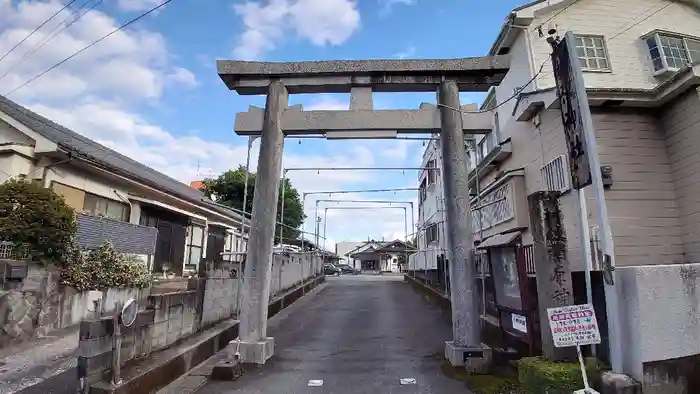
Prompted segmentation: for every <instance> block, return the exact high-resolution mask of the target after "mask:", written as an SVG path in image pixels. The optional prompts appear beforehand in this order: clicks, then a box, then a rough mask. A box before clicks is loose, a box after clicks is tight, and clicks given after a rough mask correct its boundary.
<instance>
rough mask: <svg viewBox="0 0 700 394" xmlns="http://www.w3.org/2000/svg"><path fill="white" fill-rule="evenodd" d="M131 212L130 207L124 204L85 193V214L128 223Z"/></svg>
mask: <svg viewBox="0 0 700 394" xmlns="http://www.w3.org/2000/svg"><path fill="white" fill-rule="evenodd" d="M129 211H130V210H129V205H128V204H126V203H124V202H121V201H116V200H112V199H109V198H104V197H100V196H97V195H94V194H90V193H85V203H84V204H83V212H84V213H87V214H89V215H92V216H104V217H108V218H111V219H115V220H121V221H123V222H128V221H129Z"/></svg>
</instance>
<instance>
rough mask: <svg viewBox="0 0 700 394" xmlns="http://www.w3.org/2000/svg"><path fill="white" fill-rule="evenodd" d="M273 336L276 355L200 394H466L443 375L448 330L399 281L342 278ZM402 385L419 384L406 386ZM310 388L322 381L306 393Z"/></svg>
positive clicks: (425, 303) (392, 278) (459, 384)
mask: <svg viewBox="0 0 700 394" xmlns="http://www.w3.org/2000/svg"><path fill="white" fill-rule="evenodd" d="M328 282H329V283H328V286H326V288H325V289H324V290H323V291H322V292H321V293H319V294H318V295H317V296H316V297H315V299H314V300H313V301H312V302H310V303H309V304H307V305H305V306H304V308H301V309H299V310H297V311H295V312H293V313H292V314H291V315H290V316H288V317H287V318H285V319H284V320H283V321H282V322H281V324H279V325H278V326H277V327H276V328H274V329H273V330H271V332H270V335H271V336H274V337H275V347H276V350H275V355H274V356H273V358H272V359H271V360H270V361H268V362H267V363H266V364H265V365H263V366H260V367H257V368H254V369H252V370H248V371H246V373H245V375H244V376H243V377H242V378H241V379H240V380H238V381H236V382H211V383H209V384H207V385H206V386H204V387H203V388H202V389H200V390H199V391H198V394H223V393H230V394H233V393H240V394H243V393H246V394H254V393H264V394H307V393H308V394H326V393H333V394H374V393H382V394H384V393H406V394H418V393H420V394H427V393H432V394H438V393H440V394H443V393H444V394H447V393H450V394H452V393H465V394H468V393H469V391H468V390H467V389H466V387H465V386H464V383H462V382H459V381H456V380H453V379H451V378H449V377H447V376H445V375H444V374H443V373H442V372H441V370H440V359H441V355H442V353H443V351H444V341H445V340H448V339H450V338H451V336H452V335H451V328H450V325H449V322H448V321H447V319H446V318H445V316H444V315H443V313H442V312H441V311H440V310H439V309H438V308H436V307H435V306H434V305H431V304H429V302H428V301H426V300H424V299H423V298H422V297H421V296H420V295H419V294H418V293H415V292H413V290H412V289H411V287H410V286H409V285H408V284H405V283H403V282H402V278H401V277H398V276H365V275H360V276H341V277H338V278H328ZM400 379H415V383H414V384H401V383H400ZM310 380H323V385H322V386H316V387H309V381H310Z"/></svg>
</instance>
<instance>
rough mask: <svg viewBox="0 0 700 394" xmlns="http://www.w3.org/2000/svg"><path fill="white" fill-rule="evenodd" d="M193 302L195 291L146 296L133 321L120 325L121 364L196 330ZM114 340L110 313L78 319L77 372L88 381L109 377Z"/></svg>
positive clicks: (112, 321)
mask: <svg viewBox="0 0 700 394" xmlns="http://www.w3.org/2000/svg"><path fill="white" fill-rule="evenodd" d="M196 303H197V292H196V291H186V292H177V293H163V294H154V295H150V296H148V299H147V301H146V303H145V305H143V306H145V309H144V310H141V311H140V312H139V313H138V316H137V318H136V322H135V323H134V324H133V325H132V326H131V327H125V326H124V325H122V326H121V333H122V344H121V348H120V353H121V363H122V365H124V364H127V363H129V362H130V361H132V360H135V359H141V358H144V357H146V356H148V355H149V354H151V353H152V352H154V351H157V350H161V349H164V348H167V347H168V346H170V345H172V344H173V343H175V342H177V341H178V340H180V339H182V338H186V337H188V336H190V335H192V334H193V333H195V332H196V331H197V330H198V325H197V324H196V322H197V320H198V317H197V316H196V315H197V311H198V308H196ZM113 340H114V319H113V318H112V317H111V316H107V317H102V318H99V319H94V320H84V321H82V322H81V323H80V338H79V344H78V374H79V377H81V378H85V379H86V381H87V383H88V384H92V383H94V382H96V381H99V380H101V379H109V378H110V376H111V375H110V374H111V367H112V343H113Z"/></svg>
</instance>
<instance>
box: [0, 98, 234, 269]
mask: <svg viewBox="0 0 700 394" xmlns="http://www.w3.org/2000/svg"><path fill="white" fill-rule="evenodd" d="M0 169H2V171H0V182H5V181H6V180H7V179H9V178H12V177H17V176H24V177H26V178H29V179H35V180H39V181H41V182H42V183H43V185H44V186H45V187H47V188H52V189H53V190H55V191H56V192H57V193H59V194H61V195H62V196H63V197H64V198H65V200H66V203H67V204H68V205H70V206H71V207H73V208H74V209H75V210H76V212H77V213H78V238H79V241H80V242H82V243H83V244H84V246H91V245H95V244H98V243H101V242H103V241H105V240H111V241H112V242H113V243H114V244H115V247H116V248H117V249H118V251H120V252H126V253H137V254H141V255H148V258H147V259H148V260H149V261H148V262H149V264H150V265H151V266H152V268H153V269H154V271H156V272H162V271H163V270H165V269H167V270H169V271H171V272H173V273H175V274H177V275H180V274H183V273H184V272H187V271H197V268H198V266H199V264H200V262H201V261H204V260H207V261H214V260H218V259H220V258H221V255H220V253H221V252H232V251H237V250H244V247H245V243H246V242H247V235H245V234H243V235H241V234H240V225H241V220H242V217H241V215H239V214H238V213H236V212H234V211H232V210H230V209H228V208H225V207H222V206H219V205H217V204H215V203H214V202H213V201H211V200H209V199H208V198H206V197H204V195H203V194H202V193H201V192H200V191H199V190H197V189H195V188H192V187H190V186H188V185H186V184H184V183H181V182H179V181H177V180H175V179H172V178H170V177H168V176H166V175H164V174H162V173H160V172H158V171H155V170H153V169H151V168H149V167H147V166H145V165H143V164H140V163H138V162H136V161H135V160H132V159H130V158H128V157H126V156H124V155H121V154H119V153H117V152H116V151H114V150H111V149H109V148H107V147H105V146H102V145H100V144H98V143H96V142H95V141H92V140H90V139H88V138H86V137H84V136H82V135H80V134H78V133H76V132H74V131H72V130H69V129H67V128H65V127H63V126H61V125H59V124H56V123H54V122H52V121H51V120H49V119H47V118H44V117H42V116H40V115H38V114H36V113H34V112H32V111H29V110H28V109H26V108H24V107H22V106H20V105H19V104H17V103H15V102H13V101H11V100H9V99H7V98H5V97H3V96H0ZM98 218H101V219H99V222H98V221H97V220H98ZM247 222H248V220H246V224H247ZM147 227H150V228H155V229H157V236H156V235H155V234H156V232H154V231H150V232H149V231H144V230H148V229H147ZM149 234H151V235H152V236H148V235H149ZM120 249H121V250H120Z"/></svg>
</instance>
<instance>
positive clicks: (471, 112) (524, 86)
mask: <svg viewBox="0 0 700 394" xmlns="http://www.w3.org/2000/svg"><path fill="white" fill-rule="evenodd" d="M551 59H552V57H551V56H549V57H548V58H547V60H545V61H544V62H542V64H541V65H540V68H539V70H537V73H535V76H534V77H532V79H530V80H529V81H527V83H526V84H525V85H523V86H521V87H520V89H518V91H517V92H516V93H514V94H513V95H512V96H510V97H508V98H507V99H506V100H504V101H502V102H500V103H499V104H498V105H496V106H494V107H492V108H489V109H485V110H481V111H465V110H462V109H459V108H453V107H450V106H449V105H445V104H441V103H437V106H438V107H445V108H449V109H451V110H454V111H457V112H461V113H463V114H483V113H486V112H492V111H493V110H496V109H498V108H500V107H502V106H503V105H505V104H506V103H507V102H509V101H511V100H513V99H515V98H516V97H519V96H520V93H522V91H523V90H525V88H526V87H528V86H530V84H531V83H533V82H534V81H535V79H537V77H539V76H540V74H542V70H544V66H545V65H546V64H547V62H549V61H550V60H551Z"/></svg>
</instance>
